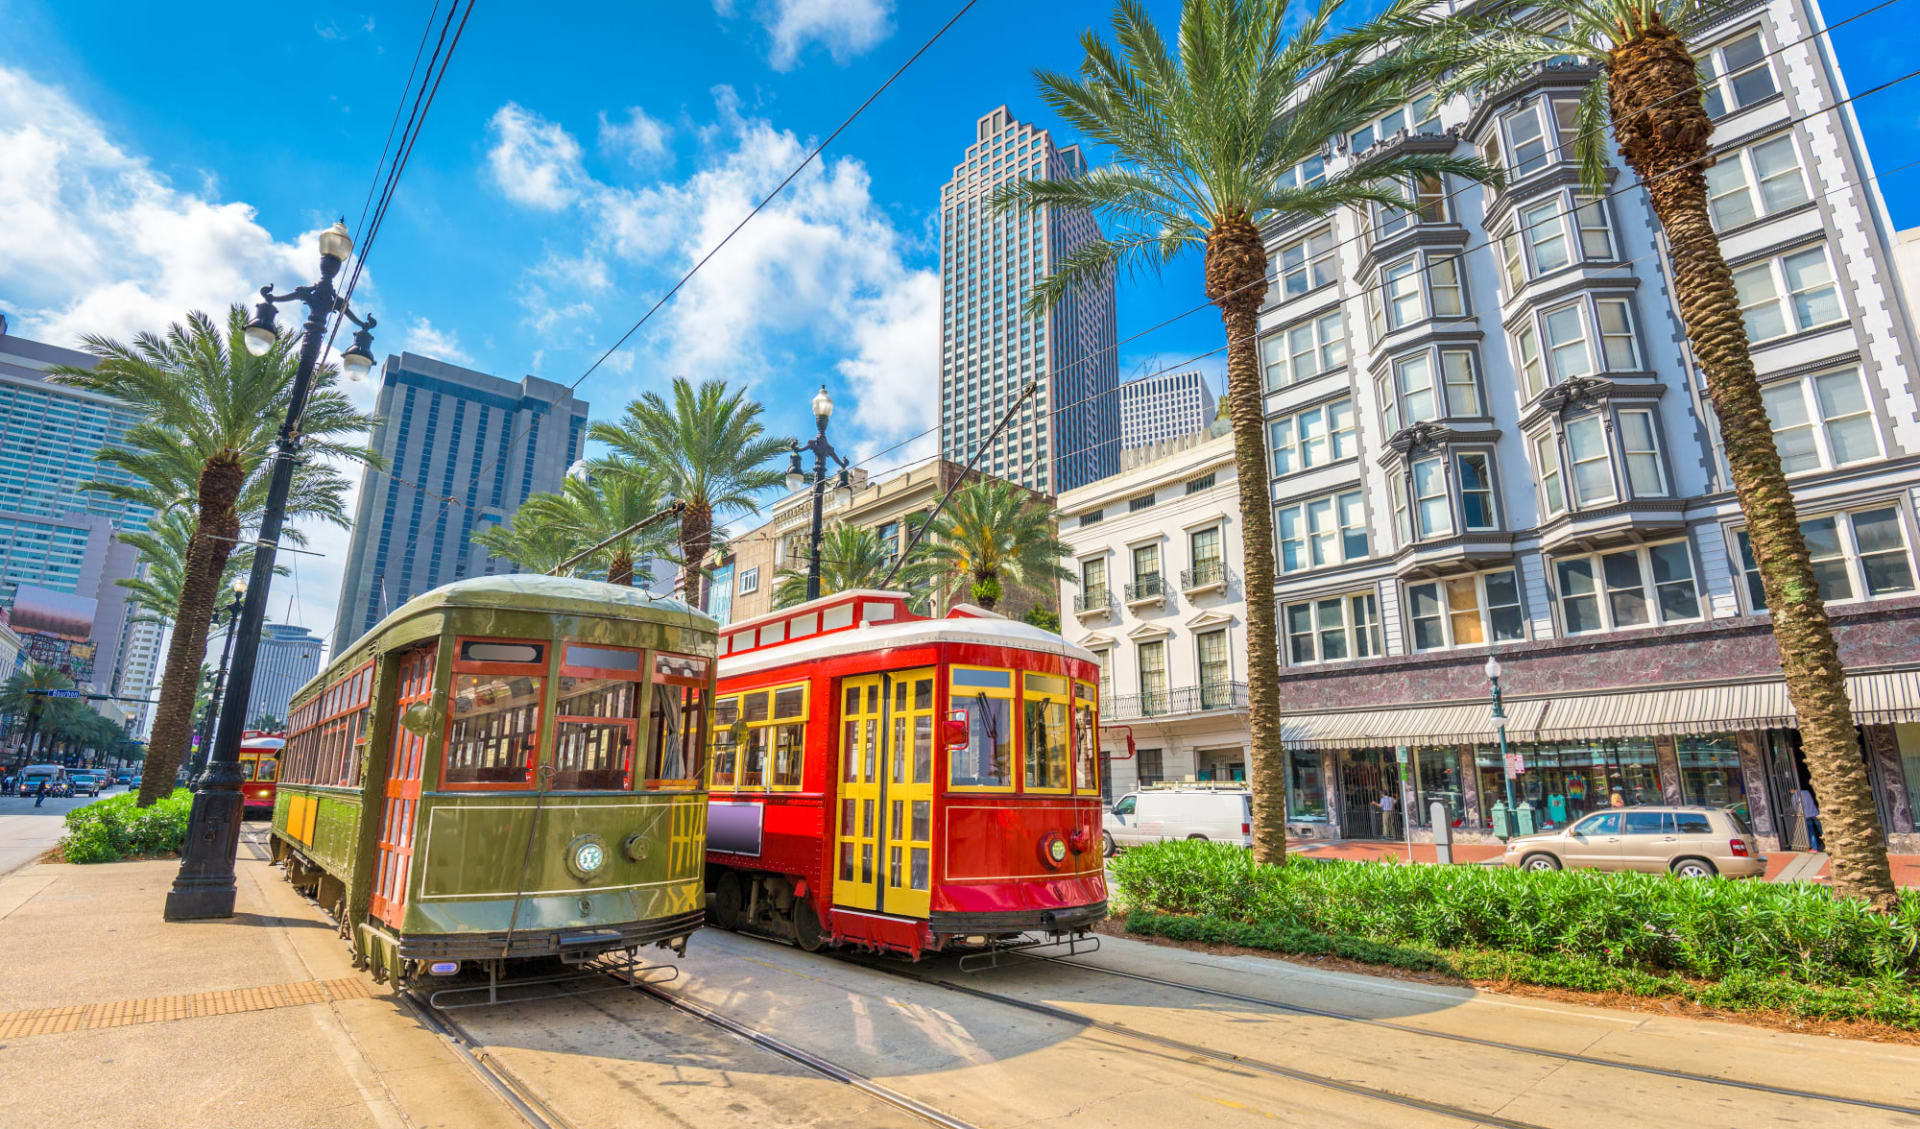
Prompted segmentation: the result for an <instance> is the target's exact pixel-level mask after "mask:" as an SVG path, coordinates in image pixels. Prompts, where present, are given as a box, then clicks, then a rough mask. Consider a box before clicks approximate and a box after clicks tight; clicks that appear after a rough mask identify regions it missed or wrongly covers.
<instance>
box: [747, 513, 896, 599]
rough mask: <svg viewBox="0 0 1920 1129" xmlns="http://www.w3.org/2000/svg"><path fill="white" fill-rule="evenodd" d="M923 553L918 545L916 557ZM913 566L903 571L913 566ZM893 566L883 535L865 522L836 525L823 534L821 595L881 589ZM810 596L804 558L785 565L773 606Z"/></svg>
mask: <svg viewBox="0 0 1920 1129" xmlns="http://www.w3.org/2000/svg"><path fill="white" fill-rule="evenodd" d="M919 556H920V550H919V549H918V548H916V549H915V551H914V557H915V558H917V557H919ZM911 567H912V566H911V565H908V566H906V568H903V569H902V571H903V572H905V571H908V570H909V569H911ZM892 569H893V558H891V557H889V556H888V555H887V549H886V546H884V545H882V544H881V543H880V535H879V534H878V533H876V532H874V531H873V530H872V529H869V528H867V527H866V526H863V525H844V524H843V525H834V526H829V527H828V528H827V530H826V532H824V533H822V534H821V535H820V594H821V595H822V596H831V595H833V594H834V593H835V592H851V591H853V590H854V589H856V588H878V587H880V583H881V582H882V581H884V580H885V579H886V578H887V573H888V572H890V571H891V570H892ZM806 599H807V569H806V564H805V562H804V560H803V561H802V562H801V563H800V566H799V567H797V568H783V569H781V570H780V571H779V573H777V574H776V575H775V576H774V583H773V606H774V607H776V608H790V607H792V606H793V605H795V604H799V603H804V602H806Z"/></svg>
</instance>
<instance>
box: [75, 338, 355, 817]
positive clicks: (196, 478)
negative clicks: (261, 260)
mask: <svg viewBox="0 0 1920 1129" xmlns="http://www.w3.org/2000/svg"><path fill="white" fill-rule="evenodd" d="M246 321H247V317H246V313H245V311H243V310H242V309H241V308H240V307H238V306H235V307H233V308H232V309H230V310H229V311H228V313H227V324H226V326H225V328H224V329H222V327H220V326H218V325H217V324H215V322H214V321H213V319H212V318H210V317H208V316H207V315H206V314H203V313H200V312H198V311H196V312H194V313H191V314H189V315H188V316H187V322H186V324H185V325H180V324H178V323H176V324H174V325H173V326H171V327H169V328H168V330H167V332H166V334H165V335H164V336H163V335H160V334H154V333H142V334H140V335H139V336H137V337H135V338H134V340H133V343H132V344H131V345H126V344H122V343H121V342H118V341H113V340H110V339H108V338H105V337H88V338H86V349H87V351H88V352H89V353H92V354H93V355H94V356H95V357H97V358H99V359H98V361H97V362H96V363H95V365H94V367H93V368H91V369H83V368H68V367H61V368H56V369H54V370H53V372H54V375H55V378H56V379H58V380H60V381H61V382H62V383H65V384H71V385H75V386H77V387H81V388H85V389H87V390H89V391H93V392H100V393H104V394H106V395H108V396H112V397H114V398H116V399H118V400H120V401H122V402H124V403H126V404H128V405H129V406H131V407H133V408H134V409H135V410H138V411H140V412H142V413H144V415H145V418H144V419H143V420H142V421H141V422H140V423H138V424H135V425H134V426H133V427H131V428H129V429H128V431H127V435H126V438H125V441H124V446H118V447H106V448H103V449H102V450H101V451H100V453H99V454H98V455H96V456H95V457H96V458H97V459H98V460H99V461H100V462H103V463H106V464H108V465H109V466H113V467H116V468H118V469H120V470H122V471H125V472H127V473H128V474H130V475H131V476H132V477H133V479H134V480H135V483H136V485H134V486H124V485H120V484H114V483H88V484H86V486H85V488H86V489H89V490H94V491H97V492H99V493H104V494H107V495H109V496H116V497H130V496H138V497H140V498H142V499H159V500H166V499H182V498H183V496H184V497H191V498H192V502H191V506H192V512H193V515H194V525H193V531H192V534H191V537H190V539H189V541H188V544H187V551H186V555H185V558H184V563H183V564H182V566H181V568H180V586H179V587H180V594H179V603H178V604H177V606H176V607H175V609H174V612H173V616H172V619H173V637H172V641H171V642H170V643H169V645H168V648H167V665H166V670H165V673H164V674H163V675H162V678H161V682H160V700H159V702H158V704H157V705H156V706H155V708H154V722H153V734H152V738H151V742H150V745H149V749H150V752H149V754H148V759H149V760H150V761H151V762H152V763H151V765H150V766H149V767H150V768H151V769H152V770H153V771H150V772H148V773H146V774H145V775H144V777H143V778H142V781H141V787H140V801H139V802H140V805H141V806H142V807H145V806H148V805H150V804H152V803H153V802H154V801H155V800H158V799H159V798H161V797H162V796H163V795H165V794H166V793H167V792H168V791H169V790H170V789H171V785H172V782H173V773H174V770H175V769H176V768H177V767H178V766H179V764H180V760H181V758H182V757H183V756H184V755H185V754H186V749H187V740H188V737H189V736H190V734H191V732H192V728H193V712H192V711H193V672H194V671H195V670H196V669H198V667H199V665H200V660H201V657H202V656H203V655H204V654H205V653H206V649H207V630H208V625H209V624H210V623H211V621H212V619H213V612H214V605H215V603H216V602H217V601H218V599H219V598H220V592H221V589H220V580H221V577H222V576H223V575H224V574H225V572H226V566H227V562H228V560H229V558H231V556H232V555H233V551H234V548H235V545H236V542H237V541H238V539H239V538H240V536H241V534H242V532H243V531H244V530H245V528H246V526H247V524H248V515H249V511H250V509H251V510H252V511H254V512H257V510H258V508H259V507H258V503H252V504H251V505H250V499H252V498H254V497H259V496H263V495H264V492H265V487H264V484H263V483H262V482H261V481H260V480H262V479H264V478H265V477H266V475H267V472H268V470H269V465H270V460H269V458H268V456H269V453H270V452H271V450H272V447H273V444H274V440H275V437H276V433H277V432H278V430H279V427H280V423H281V421H282V420H283V419H284V418H285V416H286V409H287V401H288V394H289V392H290V391H291V388H292V384H293V377H294V373H295V371H296V369H297V368H298V365H299V341H298V339H297V338H295V337H291V336H289V337H283V338H281V339H279V340H278V341H277V342H275V344H274V346H273V348H272V349H270V350H268V352H267V354H266V355H265V356H263V357H255V356H253V355H252V354H251V353H249V352H247V351H246V350H245V349H234V348H232V347H231V345H232V344H233V343H235V342H237V341H238V340H239V339H240V336H241V333H242V331H243V330H244V328H245V326H246ZM373 422H374V421H373V420H372V419H371V418H370V417H368V416H366V415H363V414H361V413H360V412H358V411H356V410H354V408H353V405H352V404H351V403H350V402H348V400H347V398H346V396H345V395H344V394H342V393H341V392H340V391H339V390H338V388H337V387H336V386H335V370H334V369H333V368H332V367H331V366H324V367H322V368H320V369H319V370H318V371H316V372H315V373H314V376H313V392H312V395H311V397H310V399H309V400H308V402H307V407H306V412H305V414H304V415H303V416H302V417H301V424H300V432H301V445H302V446H301V450H302V455H303V461H302V463H301V466H300V473H299V474H297V475H296V476H295V480H296V483H295V484H296V490H304V492H305V494H306V502H305V503H303V505H306V506H307V507H308V508H309V511H310V512H314V513H318V514H319V515H320V516H322V517H324V518H325V519H327V520H330V521H334V522H335V523H337V524H340V525H345V524H347V521H348V518H347V516H346V513H345V510H344V509H343V508H342V507H341V505H340V501H341V499H342V498H344V496H345V493H346V489H347V485H348V484H347V483H346V481H345V479H344V478H342V477H341V475H340V474H339V472H338V471H337V470H335V469H334V462H335V460H352V461H359V462H365V463H370V464H374V465H378V461H379V457H378V455H376V454H375V453H373V452H371V451H369V450H367V449H366V447H365V445H364V443H363V442H356V441H355V440H356V438H358V437H360V436H362V435H363V434H364V433H365V432H366V431H367V430H368V429H370V428H371V427H372V425H373ZM303 480H304V486H302V481H303ZM295 512H296V510H295V509H294V507H293V505H292V504H290V505H289V508H288V513H289V515H290V516H291V515H293V514H294V513H295Z"/></svg>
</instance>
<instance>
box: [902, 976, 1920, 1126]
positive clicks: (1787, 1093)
mask: <svg viewBox="0 0 1920 1129" xmlns="http://www.w3.org/2000/svg"><path fill="white" fill-rule="evenodd" d="M1025 959H1027V960H1032V961H1036V962H1039V961H1046V962H1048V963H1051V964H1058V965H1064V966H1066V967H1068V968H1073V969H1077V970H1079V971H1081V972H1097V973H1100V974H1102V975H1105V976H1113V977H1118V978H1120V979H1124V980H1135V981H1139V982H1141V983H1144V984H1154V985H1158V986H1160V987H1163V988H1174V989H1177V990H1180V991H1184V992H1193V993H1195V994H1197V995H1202V996H1211V997H1214V998H1215V999H1222V1000H1232V1001H1234V1002H1236V1003H1243V1004H1252V1005H1254V1006H1256V1007H1264V1008H1272V1009H1274V1010H1276V1011H1286V1012H1293V1013H1295V1014H1297V1015H1310V1016H1313V1017H1315V1018H1317V1019H1335V1020H1342V1021H1345V1022H1348V1023H1357V1024H1362V1025H1364V1026H1368V1027H1378V1028H1383V1029H1385V1030H1389V1031H1400V1032H1405V1033H1406V1034H1410V1035H1424V1036H1426V1037H1428V1038H1432V1039H1443V1040H1446V1041H1448V1042H1454V1043H1465V1044H1468V1045H1469V1046H1476V1047H1486V1048H1488V1049H1490V1050H1500V1051H1511V1052H1513V1053H1515V1054H1524V1055H1531V1056H1534V1057H1537V1058H1549V1059H1554V1060H1557V1061H1560V1062H1572V1063H1580V1064H1581V1065H1584V1066H1599V1067H1605V1068H1607V1069H1610V1070H1626V1071H1631V1072H1633V1073H1635V1074H1646V1075H1651V1076H1654V1077H1658V1078H1671V1079H1674V1080H1675V1081H1680V1082H1696V1083H1699V1084H1701V1085H1707V1086H1726V1087H1730V1088H1733V1089H1738V1090H1747V1091H1750V1092H1754V1093H1762V1094H1771V1095H1773V1096H1775V1097H1783V1098H1798V1099H1801V1100H1804V1101H1811V1102H1826V1103H1831V1104H1836V1105H1849V1106H1856V1107H1860V1108H1864V1109H1874V1110H1881V1111H1883V1112H1886V1113H1898V1114H1905V1115H1907V1116H1909V1117H1915V1118H1920V1107H1916V1106H1905V1105H1900V1104H1898V1103H1895V1102H1883V1101H1878V1100H1876V1099H1873V1098H1857V1097H1850V1096H1848V1095H1845V1094H1831V1093H1826V1092H1824V1091H1820V1090H1799V1089H1795V1088H1793V1087H1791V1086H1775V1085H1771V1084H1769V1083H1766V1082H1752V1081H1747V1080H1745V1079H1740V1078H1727V1077H1723V1076H1720V1075H1714V1074H1697V1073H1694V1072H1692V1071H1688V1070H1676V1069H1674V1068H1672V1067H1666V1066H1652V1065H1648V1064H1645V1063H1637V1062H1623V1061H1621V1060H1619V1059H1611V1058H1602V1057H1600V1056H1598V1055H1586V1054H1580V1053H1578V1052H1575V1051H1555V1050H1548V1049H1546V1048H1543V1047H1529V1046H1526V1045H1525V1044H1521V1043H1506V1042H1501V1041H1500V1040H1498V1039H1488V1038H1483V1037H1481V1036H1479V1035H1465V1034H1461V1033H1459V1032H1454V1031H1434V1030H1429V1029H1427V1028H1424V1027H1416V1026H1414V1025H1412V1024H1410V1023H1396V1022H1394V1021H1393V1020H1390V1019H1376V1018H1374V1017H1372V1016H1366V1015H1353V1014H1350V1013H1347V1012H1341V1011H1333V1010H1331V1009H1329V1008H1317V1007H1311V1006H1309V1005H1306V1004H1294V1003H1288V1002H1286V1001H1284V1000H1274V999H1268V998H1266V997H1263V996H1249V995H1245V994H1242V993H1240V992H1229V991H1226V990H1225V989H1222V988H1208V987H1204V986H1202V985H1199V984H1188V983H1186V982H1184V981H1180V980H1170V979H1167V978H1165V977H1160V976H1149V975H1147V974H1145V973H1141V972H1125V971H1122V970H1120V969H1114V968H1102V967H1100V966H1098V965H1092V964H1081V963H1079V962H1077V961H1071V960H1064V959H1062V958H1060V957H1027V958H1025ZM927 983H937V984H940V985H941V986H943V987H951V988H954V989H956V990H959V991H968V992H971V991H973V989H971V988H968V987H967V986H966V985H962V984H954V983H952V982H950V981H935V980H929V981H927ZM1042 1006H1045V1005H1042Z"/></svg>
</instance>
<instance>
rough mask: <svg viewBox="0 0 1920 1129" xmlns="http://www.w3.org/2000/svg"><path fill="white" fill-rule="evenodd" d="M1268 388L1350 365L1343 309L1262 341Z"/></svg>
mask: <svg viewBox="0 0 1920 1129" xmlns="http://www.w3.org/2000/svg"><path fill="white" fill-rule="evenodd" d="M1260 362H1261V367H1262V368H1263V369H1264V370H1265V372H1266V379H1267V388H1268V389H1269V390H1272V389H1275V388H1283V387H1285V386H1286V385H1289V384H1298V383H1300V382H1301V381H1303V380H1311V379H1312V378H1314V377H1316V376H1319V375H1321V374H1322V373H1325V372H1328V371H1331V370H1332V369H1335V368H1338V367H1339V366H1341V365H1343V364H1346V363H1347V321H1346V317H1345V315H1343V314H1342V313H1341V312H1340V311H1339V310H1335V311H1333V312H1332V313H1329V314H1322V315H1320V316H1319V317H1317V318H1313V319H1311V320H1309V321H1303V322H1301V323H1300V324H1299V325H1296V326H1293V327H1291V328H1289V329H1285V330H1282V331H1281V332H1279V333H1276V334H1274V335H1273V336H1271V337H1265V338H1262V339H1261V341H1260Z"/></svg>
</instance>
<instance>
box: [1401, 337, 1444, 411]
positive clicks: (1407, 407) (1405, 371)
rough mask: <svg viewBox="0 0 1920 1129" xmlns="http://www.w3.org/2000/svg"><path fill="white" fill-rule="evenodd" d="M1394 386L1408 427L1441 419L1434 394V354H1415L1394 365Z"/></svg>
mask: <svg viewBox="0 0 1920 1129" xmlns="http://www.w3.org/2000/svg"><path fill="white" fill-rule="evenodd" d="M1393 378H1394V384H1395V385H1396V386H1397V387H1398V391H1399V393H1400V413H1401V418H1403V419H1404V420H1405V421H1406V425H1409V426H1410V425H1412V424H1416V423H1422V422H1424V421H1426V420H1430V419H1437V418H1439V415H1440V412H1439V411H1438V409H1437V407H1436V404H1437V403H1438V401H1437V400H1436V399H1435V397H1434V394H1433V354H1432V353H1424V352H1423V353H1415V354H1414V355H1413V356H1411V357H1406V358H1403V359H1401V360H1398V361H1395V362H1394V363H1393Z"/></svg>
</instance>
